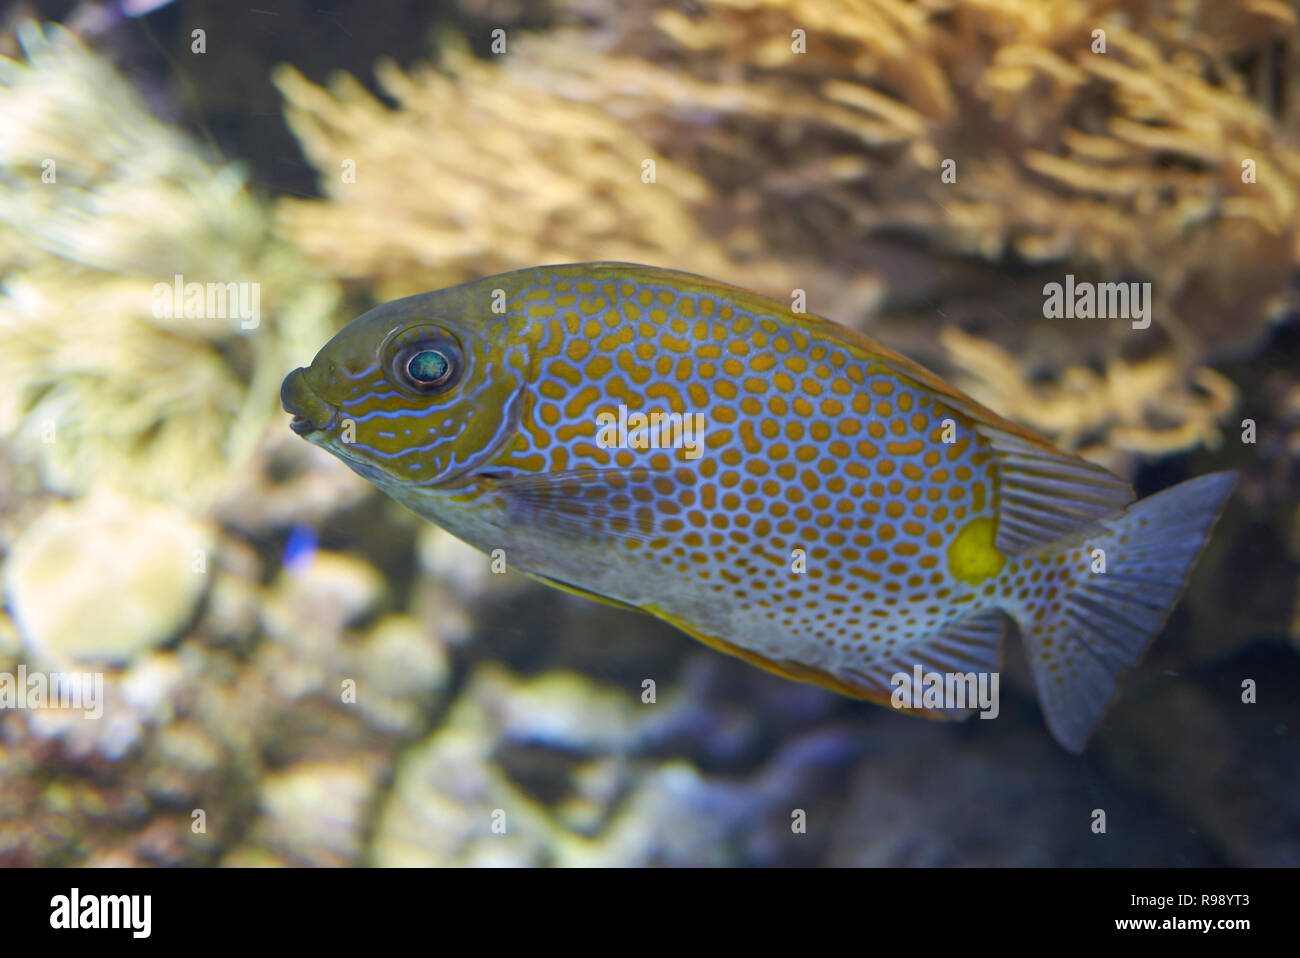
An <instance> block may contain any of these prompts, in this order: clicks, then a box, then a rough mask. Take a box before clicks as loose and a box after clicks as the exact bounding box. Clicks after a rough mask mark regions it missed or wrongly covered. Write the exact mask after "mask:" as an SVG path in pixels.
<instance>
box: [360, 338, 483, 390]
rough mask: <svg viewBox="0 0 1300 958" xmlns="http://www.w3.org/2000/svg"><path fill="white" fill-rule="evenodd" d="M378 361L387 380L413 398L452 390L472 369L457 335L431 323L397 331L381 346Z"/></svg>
mask: <svg viewBox="0 0 1300 958" xmlns="http://www.w3.org/2000/svg"><path fill="white" fill-rule="evenodd" d="M379 361H380V363H381V365H382V368H383V371H384V378H385V379H387V380H388V381H389V382H390V383H391V384H392V385H393V387H394V388H396V389H397V391H398V392H400V393H403V394H405V395H407V396H411V397H426V396H437V395H439V394H441V393H445V392H447V391H448V390H450V389H453V388H454V387H455V386H456V384H457V383H459V382H460V381H461V379H463V378H464V377H465V376H467V375H469V372H470V366H471V363H470V360H469V357H468V356H467V355H466V354H465V350H464V349H463V348H462V347H461V344H460V342H459V340H457V338H456V336H455V334H454V333H452V332H450V331H449V330H447V329H446V328H444V327H443V326H441V325H436V324H433V323H428V322H424V323H418V324H414V325H411V326H399V327H397V328H396V329H394V330H393V331H392V332H391V333H389V334H388V337H387V338H386V339H385V340H384V342H383V344H382V345H381V346H380V347H379Z"/></svg>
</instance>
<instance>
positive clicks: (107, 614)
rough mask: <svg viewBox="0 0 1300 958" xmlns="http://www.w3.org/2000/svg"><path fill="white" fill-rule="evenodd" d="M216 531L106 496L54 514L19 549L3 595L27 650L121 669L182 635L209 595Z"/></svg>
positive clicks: (8, 566)
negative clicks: (206, 570) (211, 551)
mask: <svg viewBox="0 0 1300 958" xmlns="http://www.w3.org/2000/svg"><path fill="white" fill-rule="evenodd" d="M211 541H212V534H211V529H210V528H209V527H208V526H206V525H205V524H203V523H201V522H198V521H196V520H193V519H191V518H189V517H188V516H187V515H186V514H185V513H184V512H181V511H179V510H177V509H174V508H172V507H169V506H162V505H156V504H149V503H144V502H139V501H134V500H131V499H128V498H125V497H122V496H118V495H115V494H111V493H107V492H101V493H99V494H96V495H94V496H92V497H90V498H87V499H82V500H78V501H76V502H73V503H70V504H68V505H60V506H53V507H51V508H50V509H49V510H48V511H46V512H45V513H44V514H43V515H42V516H41V517H40V518H39V519H37V520H36V522H34V523H33V524H32V525H31V526H30V527H29V528H28V529H27V530H26V531H25V532H24V533H23V534H22V536H21V537H20V538H19V540H18V541H17V542H16V543H15V544H14V548H13V552H12V554H11V555H10V557H9V560H8V561H7V562H6V563H5V566H4V584H5V593H6V595H7V597H8V601H9V602H10V603H11V607H12V608H13V610H14V617H15V619H16V620H17V623H18V628H19V630H20V632H21V634H22V638H23V642H24V644H25V645H26V647H27V649H28V650H29V651H30V652H31V653H32V654H33V655H36V656H38V657H43V658H45V659H47V660H50V661H53V662H59V661H63V660H70V661H73V662H83V663H99V664H123V663H126V662H129V661H131V660H132V659H133V658H135V657H136V656H138V655H140V654H141V653H142V652H145V651H147V650H148V649H151V648H155V647H157V646H159V645H162V644H163V643H164V642H167V641H168V640H169V639H171V638H173V637H174V636H176V634H177V633H178V632H180V630H181V629H182V628H183V627H184V626H185V625H186V623H187V622H188V621H189V620H190V618H191V617H192V616H193V614H194V610H195V607H196V606H197V604H198V601H199V599H200V598H201V597H202V595H203V592H204V589H205V588H206V587H207V583H208V577H207V575H206V574H205V573H204V572H203V571H196V569H203V568H205V567H206V556H207V555H208V551H209V549H210V545H211Z"/></svg>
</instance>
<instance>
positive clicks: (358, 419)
mask: <svg viewBox="0 0 1300 958" xmlns="http://www.w3.org/2000/svg"><path fill="white" fill-rule="evenodd" d="M527 365H528V364H527V348H526V344H525V343H521V342H519V341H518V337H517V336H516V335H515V331H514V330H513V328H512V320H511V319H510V318H509V317H507V316H502V315H496V314H494V313H493V311H492V309H491V298H490V296H487V295H481V294H480V291H479V290H478V289H477V288H476V284H466V285H465V286H460V287H453V288H451V289H447V290H439V291H437V292H433V293H426V294H423V295H419V296H411V297H408V298H406V299H400V300H395V301H393V302H391V303H385V304H384V305H382V306H379V307H376V308H375V309H372V310H371V311H370V312H368V313H365V314H364V315H362V316H359V317H357V318H356V319H354V320H353V321H352V322H350V323H348V324H347V325H346V326H345V327H344V328H343V329H342V330H340V331H339V332H338V334H337V335H335V336H334V338H333V339H331V340H330V341H329V342H328V343H326V344H325V345H324V346H323V347H322V348H321V350H320V352H319V353H317V354H316V357H315V358H314V359H313V360H312V362H311V365H309V366H305V367H302V368H299V369H295V370H294V371H293V372H291V373H289V375H288V376H286V377H285V379H284V383H283V384H282V385H281V387H280V403H281V405H282V406H283V407H284V409H285V411H286V412H288V413H291V414H292V415H293V417H294V419H293V422H292V423H291V424H290V428H292V429H293V431H294V432H296V433H297V434H298V435H300V436H302V437H303V438H304V439H306V440H307V441H308V442H311V443H313V444H314V445H317V446H321V447H322V448H324V449H326V450H328V451H329V452H331V453H333V454H334V455H336V456H338V457H339V458H340V459H342V460H343V461H344V462H345V463H346V464H347V465H348V466H350V467H351V468H352V469H353V470H354V471H355V472H357V473H359V474H360V475H361V476H363V477H364V478H366V479H368V480H370V481H371V482H374V483H375V484H376V485H378V486H380V487H381V488H383V489H385V490H386V491H389V492H393V493H396V492H398V491H402V490H411V489H415V488H425V489H427V488H430V487H438V486H442V485H445V484H447V483H452V482H454V481H455V480H456V479H457V478H458V477H461V476H463V475H465V474H466V473H467V472H469V471H471V470H473V469H474V468H475V467H476V466H477V465H480V464H481V463H483V462H485V461H487V460H488V459H489V458H491V456H492V455H493V454H494V452H496V451H497V450H498V449H500V448H501V446H502V445H503V444H504V443H505V442H507V441H508V440H509V438H510V436H511V434H512V431H513V428H514V424H515V422H516V420H517V415H516V412H515V407H516V405H517V403H518V401H519V398H520V396H521V394H522V393H523V391H524V388H525V380H526V377H527Z"/></svg>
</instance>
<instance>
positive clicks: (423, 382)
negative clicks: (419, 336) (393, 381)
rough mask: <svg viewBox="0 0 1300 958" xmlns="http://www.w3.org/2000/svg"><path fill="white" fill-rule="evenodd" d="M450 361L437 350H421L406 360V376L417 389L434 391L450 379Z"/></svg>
mask: <svg viewBox="0 0 1300 958" xmlns="http://www.w3.org/2000/svg"><path fill="white" fill-rule="evenodd" d="M451 373H452V364H451V359H450V358H449V357H448V356H447V355H446V354H445V353H443V352H441V351H440V350H437V349H421V350H419V351H418V352H414V353H412V354H411V356H410V358H409V359H407V360H406V375H407V378H408V380H409V381H410V383H411V385H412V386H415V387H416V388H417V389H421V390H423V389H436V388H437V387H439V386H441V385H442V384H443V383H445V382H446V381H447V380H448V379H450V378H451Z"/></svg>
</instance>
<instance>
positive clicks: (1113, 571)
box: [1013, 472, 1236, 753]
mask: <svg viewBox="0 0 1300 958" xmlns="http://www.w3.org/2000/svg"><path fill="white" fill-rule="evenodd" d="M1235 479H1236V475H1235V473H1231V472H1219V473H1213V474H1211V475H1208V476H1200V477H1199V478H1196V479H1190V480H1188V481H1187V482H1184V483H1181V484H1180V485H1177V486H1174V487H1173V488H1171V489H1166V490H1165V491H1163V492H1160V493H1157V494H1156V495H1154V496H1149V497H1148V498H1146V499H1143V500H1142V501H1140V502H1135V503H1133V505H1131V506H1129V507H1128V509H1127V510H1126V511H1125V512H1124V513H1123V514H1122V515H1120V516H1118V517H1117V518H1115V519H1108V520H1105V521H1104V522H1103V523H1102V525H1103V526H1104V527H1105V531H1104V532H1101V533H1099V534H1096V535H1093V536H1091V537H1090V538H1089V539H1088V540H1087V541H1086V542H1084V543H1082V544H1079V543H1075V544H1072V545H1071V546H1070V547H1068V548H1067V549H1064V550H1062V551H1061V552H1058V553H1056V554H1047V555H1044V557H1043V565H1044V566H1045V567H1046V569H1047V576H1046V581H1047V582H1048V583H1051V582H1053V579H1055V578H1057V577H1059V579H1060V580H1062V581H1060V583H1059V589H1058V588H1054V587H1050V586H1049V588H1048V589H1047V590H1046V591H1047V597H1045V598H1043V599H1041V600H1038V601H1035V600H1030V601H1029V602H1026V603H1024V604H1023V605H1022V606H1021V607H1020V608H1018V609H1016V610H1015V612H1014V613H1013V614H1014V615H1015V616H1016V618H1017V620H1018V622H1019V625H1020V632H1021V635H1022V636H1023V637H1024V640H1025V643H1026V646H1027V647H1028V652H1029V659H1030V663H1031V665H1032V667H1033V674H1034V684H1035V685H1036V686H1037V689H1038V698H1039V701H1040V702H1041V703H1042V707H1043V714H1044V716H1045V717H1046V720H1047V727H1048V728H1049V729H1050V730H1051V732H1052V735H1053V736H1054V737H1055V738H1056V740H1057V741H1058V742H1060V743H1061V745H1063V746H1064V747H1065V748H1067V749H1069V750H1070V751H1071V752H1075V753H1078V752H1082V751H1083V747H1084V745H1085V744H1086V743H1087V741H1088V736H1089V735H1090V734H1092V730H1093V728H1094V727H1095V726H1096V724H1097V722H1098V721H1100V720H1101V716H1102V713H1104V712H1105V711H1106V708H1107V706H1108V705H1109V704H1110V702H1111V700H1112V699H1113V698H1114V697H1115V692H1116V687H1117V684H1118V682H1119V679H1120V676H1121V675H1122V674H1123V673H1124V671H1125V670H1126V669H1128V668H1129V667H1130V666H1132V665H1133V664H1134V663H1136V662H1137V661H1138V659H1140V658H1141V657H1142V654H1143V653H1144V652H1145V651H1146V649H1147V646H1148V645H1150V644H1151V640H1152V639H1154V638H1155V636H1156V634H1157V633H1158V632H1159V631H1160V629H1161V627H1162V626H1163V625H1164V621H1165V619H1166V618H1167V617H1168V615H1169V612H1170V610H1172V609H1173V607H1174V603H1175V602H1177V601H1178V596H1179V594H1180V593H1181V592H1182V590H1183V586H1184V584H1185V583H1186V581H1187V576H1188V573H1189V571H1190V570H1191V567H1192V563H1193V562H1195V561H1196V557H1197V555H1199V554H1200V551H1201V548H1202V546H1204V545H1205V541H1206V539H1207V538H1208V536H1209V533H1210V529H1211V528H1212V527H1213V525H1214V523H1215V520H1217V519H1218V517H1219V511H1220V509H1222V507H1223V503H1224V500H1225V499H1227V497H1228V494H1229V493H1230V492H1231V491H1232V485H1233V482H1234V481H1235ZM1097 550H1100V551H1099V552H1098V551H1097ZM1103 570H1104V571H1103ZM1058 592H1059V593H1060V598H1059V599H1057V600H1055V601H1051V599H1053V598H1054V597H1055V594H1056V593H1058Z"/></svg>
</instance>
